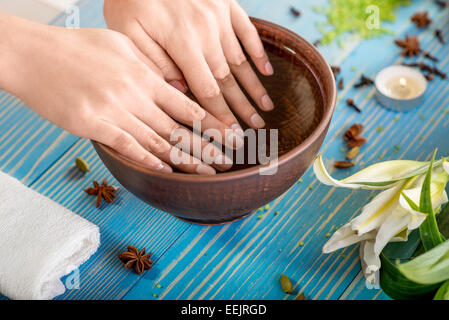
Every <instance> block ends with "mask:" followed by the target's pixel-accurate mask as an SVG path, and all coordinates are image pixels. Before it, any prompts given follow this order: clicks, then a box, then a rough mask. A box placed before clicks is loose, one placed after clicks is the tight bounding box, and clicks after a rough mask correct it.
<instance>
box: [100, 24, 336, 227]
mask: <svg viewBox="0 0 449 320" xmlns="http://www.w3.org/2000/svg"><path fill="white" fill-rule="evenodd" d="M252 21H253V23H254V25H255V26H256V27H257V30H258V31H259V34H260V36H261V38H262V40H263V42H264V45H265V47H266V48H267V50H268V51H269V52H270V58H272V59H274V58H273V57H274V56H277V57H280V58H282V59H283V60H282V61H283V62H285V61H287V62H288V63H290V64H291V65H290V66H291V67H289V65H288V64H282V63H283V62H280V63H281V64H280V65H275V66H274V68H275V75H274V76H271V77H260V78H261V80H262V82H263V84H264V85H265V86H266V88H267V90H268V92H269V94H270V96H271V97H272V98H273V100H274V102H275V106H276V107H275V109H274V110H273V111H271V112H264V113H262V117H263V118H264V119H265V121H266V123H267V127H268V128H279V132H280V133H279V137H280V138H279V150H280V151H279V154H280V156H279V158H278V168H277V172H276V174H274V175H260V174H259V169H260V166H252V167H248V166H246V167H245V166H241V167H236V168H235V170H232V171H230V172H225V173H219V174H217V175H214V176H199V175H192V174H184V173H178V172H175V173H171V174H168V173H162V172H156V171H151V170H148V169H145V168H143V167H140V166H139V165H136V164H134V163H132V162H130V161H127V160H126V159H124V158H122V157H120V156H119V155H118V154H117V153H116V152H115V151H113V150H112V149H110V148H108V147H106V146H104V145H102V144H99V143H97V142H93V144H94V147H95V149H96V151H97V153H98V154H99V156H100V158H101V159H102V161H103V162H104V163H105V165H106V167H107V168H108V169H109V170H110V171H111V172H112V174H113V175H114V177H115V178H116V179H117V180H118V181H119V182H120V183H121V184H122V185H123V186H124V187H125V188H126V189H128V190H129V191H131V192H132V193H133V194H135V195H136V196H137V197H139V198H140V199H142V200H143V201H145V202H147V203H149V204H150V205H152V206H154V207H156V208H159V209H161V210H163V211H166V212H169V213H171V214H173V215H174V216H176V217H178V218H181V219H184V220H188V221H190V222H194V223H202V224H217V223H226V222H230V221H234V220H236V219H239V218H242V217H244V216H246V215H248V214H249V213H251V212H253V211H254V210H256V209H257V208H259V207H261V206H263V205H265V204H266V203H268V202H270V201H272V200H274V199H275V198H276V197H278V196H279V195H281V194H282V193H284V192H285V191H286V190H287V189H289V188H290V187H291V186H292V185H293V184H294V183H295V182H296V181H297V180H298V179H299V178H300V177H301V175H302V174H304V172H305V171H306V170H307V169H308V168H309V166H310V165H311V163H312V161H313V160H314V158H315V156H316V154H317V153H318V150H319V149H320V147H321V144H322V143H323V140H324V137H325V136H326V133H327V130H328V127H329V123H330V121H331V117H332V113H333V110H334V107H335V101H336V86H335V79H334V76H333V73H332V71H331V69H330V67H329V65H328V64H327V62H326V61H325V60H324V58H323V57H322V56H321V54H320V53H319V52H318V50H317V49H316V48H315V47H314V46H313V45H312V44H310V43H309V42H308V41H306V40H305V39H303V38H302V37H300V36H299V35H297V34H295V33H293V32H292V31H289V30H287V29H285V28H283V27H281V26H278V25H276V24H273V23H271V22H268V21H264V20H260V19H254V18H253V19H252ZM276 59H277V58H276ZM276 59H274V60H276ZM278 60H279V59H278ZM272 61H273V60H272ZM276 61H277V60H276ZM279 61H281V60H279ZM276 63H277V62H276ZM291 70H296V73H294V72H293V71H291ZM292 72H293V75H292ZM295 77H296V78H295Z"/></svg>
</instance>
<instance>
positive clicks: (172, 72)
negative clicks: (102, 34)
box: [125, 21, 187, 93]
mask: <svg viewBox="0 0 449 320" xmlns="http://www.w3.org/2000/svg"><path fill="white" fill-rule="evenodd" d="M130 25H131V24H130ZM127 28H128V29H127V30H125V32H126V34H127V35H128V37H129V38H130V39H131V40H132V41H133V42H134V44H135V45H136V47H137V48H138V49H139V50H140V51H141V52H142V53H143V54H144V55H145V56H146V57H147V58H148V59H150V60H151V61H152V62H153V63H154V64H155V65H156V66H157V67H158V69H159V70H161V72H162V75H163V77H164V79H165V80H166V81H167V82H168V83H169V84H170V85H172V86H173V87H175V88H176V89H178V90H179V91H181V92H183V93H186V92H187V85H186V82H185V80H184V76H183V75H182V72H181V71H180V70H179V68H178V67H177V66H176V64H175V63H174V62H173V60H172V59H171V58H170V57H169V56H168V54H167V53H166V52H165V50H164V49H163V48H162V47H161V46H159V44H158V43H157V42H156V41H154V40H153V39H152V38H151V37H150V36H149V35H148V33H147V32H146V31H145V30H144V29H143V28H142V26H141V24H140V23H139V22H138V21H137V22H136V24H132V26H129V27H127Z"/></svg>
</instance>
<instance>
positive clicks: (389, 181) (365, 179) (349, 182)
mask: <svg viewBox="0 0 449 320" xmlns="http://www.w3.org/2000/svg"><path fill="white" fill-rule="evenodd" d="M426 164H427V162H420V161H410V160H393V161H385V162H379V163H376V164H374V165H371V166H369V167H367V168H365V169H363V170H361V171H359V172H357V173H355V174H353V175H352V176H350V177H348V178H345V179H343V180H336V179H334V178H332V177H331V175H330V174H329V173H328V172H327V170H326V167H325V166H324V162H323V157H322V155H319V156H318V157H317V158H316V159H315V162H314V163H313V171H314V172H315V175H316V176H317V178H318V180H320V181H321V182H322V183H324V184H326V185H330V186H334V187H342V188H350V189H358V188H363V189H385V188H388V187H391V186H393V185H395V184H396V183H397V182H398V181H401V180H405V179H408V178H411V177H413V176H415V175H418V174H422V173H424V172H425V169H426ZM427 167H428V165H427ZM421 171H422V172H421Z"/></svg>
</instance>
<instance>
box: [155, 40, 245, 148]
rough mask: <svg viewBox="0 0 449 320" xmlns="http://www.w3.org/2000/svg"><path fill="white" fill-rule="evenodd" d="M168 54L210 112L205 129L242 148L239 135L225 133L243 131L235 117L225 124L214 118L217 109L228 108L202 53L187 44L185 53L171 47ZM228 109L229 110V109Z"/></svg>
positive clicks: (229, 144)
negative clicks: (212, 130)
mask: <svg viewBox="0 0 449 320" xmlns="http://www.w3.org/2000/svg"><path fill="white" fill-rule="evenodd" d="M168 53H169V54H170V56H171V57H173V59H174V61H175V62H176V63H177V65H178V66H179V67H180V68H181V70H182V72H183V74H184V75H185V77H186V80H187V83H188V84H189V87H190V89H191V90H192V92H193V94H194V95H195V96H196V97H197V99H198V101H199V102H200V104H201V105H202V106H203V107H204V108H205V109H206V110H207V111H208V113H207V114H206V117H205V118H204V119H203V121H202V122H201V123H202V125H203V129H208V128H216V129H218V130H220V131H221V132H222V133H223V135H222V139H221V141H218V142H220V143H222V144H225V145H227V146H229V147H231V148H237V147H240V146H242V145H243V139H242V138H241V137H239V135H238V134H230V135H229V136H227V135H226V133H225V130H226V129H231V128H233V129H234V130H236V132H237V131H238V132H239V130H241V129H240V125H239V124H238V122H237V120H236V119H235V117H233V119H232V121H231V119H230V118H227V119H226V121H227V122H224V121H221V119H218V118H217V117H215V116H214V113H215V109H218V110H221V112H223V111H222V110H223V109H224V108H225V106H226V107H227V105H226V102H225V101H224V98H223V95H222V94H221V92H220V88H219V86H218V84H217V81H216V80H215V78H214V76H213V74H212V72H211V70H210V68H209V65H208V64H207V63H206V61H205V59H204V56H203V55H202V53H201V51H199V50H198V49H193V48H192V46H191V44H186V46H185V50H184V51H183V52H179V50H174V48H172V47H169V48H168ZM192 61H195V63H192ZM166 101H167V100H166ZM160 103H162V101H160ZM227 108H228V109H229V107H227ZM228 131H229V130H228Z"/></svg>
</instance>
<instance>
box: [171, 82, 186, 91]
mask: <svg viewBox="0 0 449 320" xmlns="http://www.w3.org/2000/svg"><path fill="white" fill-rule="evenodd" d="M169 84H170V85H171V86H172V87H175V88H176V89H178V90H179V91H181V92H182V93H186V92H187V88H186V87H185V86H184V85H183V84H182V83H181V81H179V80H173V81H170V82H169Z"/></svg>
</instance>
